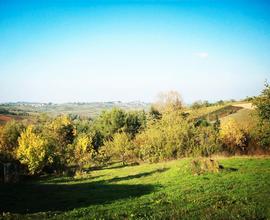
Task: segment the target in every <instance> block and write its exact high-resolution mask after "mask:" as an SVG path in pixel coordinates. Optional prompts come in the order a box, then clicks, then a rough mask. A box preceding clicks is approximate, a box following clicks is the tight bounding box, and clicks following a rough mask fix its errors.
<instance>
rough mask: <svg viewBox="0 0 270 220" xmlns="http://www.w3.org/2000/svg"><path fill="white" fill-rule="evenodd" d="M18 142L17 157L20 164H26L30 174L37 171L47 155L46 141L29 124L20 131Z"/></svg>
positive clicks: (42, 165)
mask: <svg viewBox="0 0 270 220" xmlns="http://www.w3.org/2000/svg"><path fill="white" fill-rule="evenodd" d="M18 142H19V147H18V150H17V158H18V159H19V160H20V162H21V163H22V164H25V165H27V167H28V169H29V172H30V174H36V173H39V172H40V171H41V170H42V168H43V167H44V165H45V164H46V159H47V157H48V155H47V152H48V151H47V141H46V140H45V139H44V138H43V137H42V136H41V135H38V134H36V133H35V132H34V128H33V126H32V125H29V126H28V127H27V128H26V129H25V131H23V132H22V133H21V136H20V138H19V140H18Z"/></svg>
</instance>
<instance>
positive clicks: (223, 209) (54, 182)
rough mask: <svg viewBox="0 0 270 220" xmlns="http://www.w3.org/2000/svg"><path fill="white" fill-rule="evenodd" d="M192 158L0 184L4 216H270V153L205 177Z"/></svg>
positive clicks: (229, 161)
mask: <svg viewBox="0 0 270 220" xmlns="http://www.w3.org/2000/svg"><path fill="white" fill-rule="evenodd" d="M191 160H192V159H182V160H176V161H170V162H164V163H158V164H143V165H137V166H121V164H114V165H111V166H109V167H105V168H103V169H100V170H94V171H90V172H89V173H88V174H87V175H86V176H84V177H82V178H81V179H74V178H72V177H61V178H60V177H42V178H41V179H39V180H31V181H30V180H28V181H26V182H24V183H20V184H14V185H0V211H1V213H3V214H2V217H0V218H4V219H5V218H6V219H8V218H11V219H16V218H17V219H22V218H34V219H43V218H54V219H270V208H269V207H270V158H269V157H268V158H267V157H259V158H255V157H232V158H218V161H219V162H220V164H222V165H223V166H224V169H223V170H222V171H221V172H220V173H215V174H203V175H199V176H198V175H193V174H192V173H191V171H190V162H191Z"/></svg>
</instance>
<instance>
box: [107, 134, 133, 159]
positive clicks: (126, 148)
mask: <svg viewBox="0 0 270 220" xmlns="http://www.w3.org/2000/svg"><path fill="white" fill-rule="evenodd" d="M105 146H106V147H107V148H109V149H110V151H111V153H112V154H113V155H114V156H115V157H116V158H119V159H120V160H121V161H122V163H123V164H125V163H127V162H128V160H130V159H132V157H133V155H134V153H133V152H134V147H133V143H132V142H131V140H130V136H129V135H128V134H127V133H125V132H121V133H116V134H114V136H113V139H112V141H107V142H106V143H105Z"/></svg>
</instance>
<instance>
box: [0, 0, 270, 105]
mask: <svg viewBox="0 0 270 220" xmlns="http://www.w3.org/2000/svg"><path fill="white" fill-rule="evenodd" d="M266 79H268V80H270V1H260V0H254V1H249V0H245V1H240V0H233V1H230V0H223V1H222V0H216V1H215V0H190V1H185V0H175V1H169V0H167V1H166V0H164V1H162V0H160V1H155V0H149V1H142V0H141V1H140V0H133V1H127V0H126V1H125V0H122V1H114V0H98V1H95V0H89V1H86V0H74V1H72V0H54V1H52V0H46V1H43V0H39V1H34V0H33V1H30V0H29V1H23V0H19V1H14V0H0V102H17V101H29V102H55V103H63V102H94V101H124V102H127V101H145V102H152V101H154V100H155V98H156V96H157V94H158V93H159V92H162V91H169V90H176V91H178V92H179V93H180V94H181V95H182V97H183V100H184V102H185V103H191V102H194V101H197V100H209V101H217V100H220V99H241V98H245V97H247V96H254V95H258V94H259V93H260V91H261V90H262V89H263V85H264V81H265V80H266Z"/></svg>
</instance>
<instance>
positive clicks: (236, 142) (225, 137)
mask: <svg viewBox="0 0 270 220" xmlns="http://www.w3.org/2000/svg"><path fill="white" fill-rule="evenodd" d="M220 137H221V141H222V142H223V146H224V148H225V150H227V151H228V152H229V153H236V152H241V153H243V152H245V151H246V147H247V139H248V138H247V133H246V132H245V130H244V129H243V128H241V127H240V126H239V124H238V123H237V122H236V121H235V119H229V120H227V121H225V122H224V123H222V124H221V127H220Z"/></svg>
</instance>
